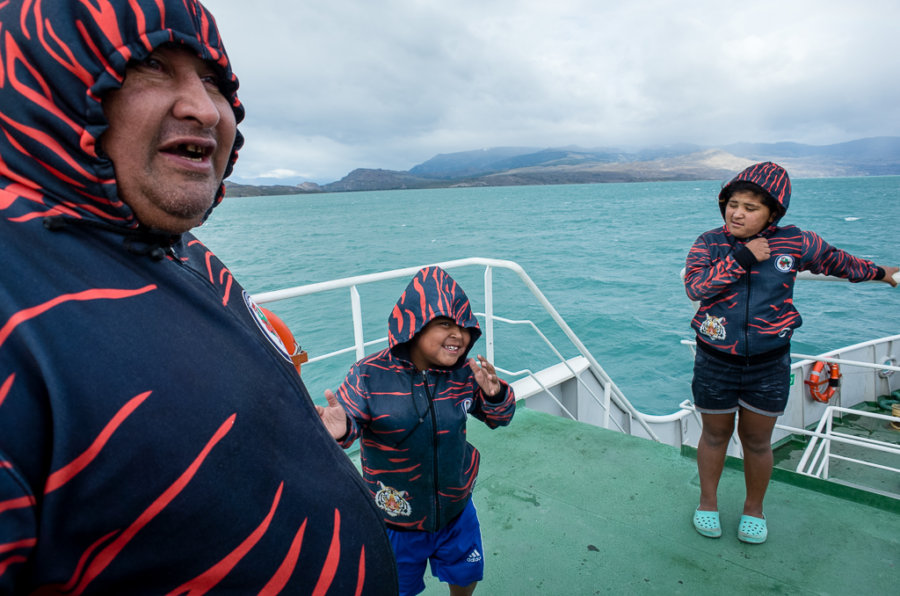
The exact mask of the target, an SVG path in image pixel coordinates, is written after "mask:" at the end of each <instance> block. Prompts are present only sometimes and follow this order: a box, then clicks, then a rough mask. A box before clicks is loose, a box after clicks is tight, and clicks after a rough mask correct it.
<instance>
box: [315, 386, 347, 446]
mask: <svg viewBox="0 0 900 596" xmlns="http://www.w3.org/2000/svg"><path fill="white" fill-rule="evenodd" d="M325 399H326V400H327V401H328V406H320V405H318V404H316V412H318V413H319V418H321V419H322V424H324V425H325V430H327V431H328V434H330V435H331V436H332V438H334V440H335V441H339V440H341V439H343V438H344V437H345V436H346V435H347V414H346V413H345V412H344V408H342V407H341V404H339V403H338V400H337V398H336V397H335V396H334V393H332V392H331V390H330V389H326V390H325Z"/></svg>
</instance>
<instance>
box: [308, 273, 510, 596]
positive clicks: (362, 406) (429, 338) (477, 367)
mask: <svg viewBox="0 0 900 596" xmlns="http://www.w3.org/2000/svg"><path fill="white" fill-rule="evenodd" d="M480 335H481V330H480V328H479V326H478V320H477V319H476V318H475V316H474V314H473V313H472V310H471V308H470V306H469V300H468V298H467V297H466V294H465V293H464V292H463V290H462V288H460V287H459V286H458V285H457V284H456V282H455V281H454V280H453V278H452V277H450V275H448V274H447V272H445V271H444V270H443V269H441V268H439V267H427V268H425V269H422V270H421V271H419V272H418V273H417V274H416V276H415V277H414V278H413V279H412V281H411V282H410V283H409V285H408V286H407V288H406V290H405V291H404V292H403V294H402V295H401V296H400V299H399V300H398V301H397V304H396V305H395V306H394V309H393V311H392V312H391V315H390V317H389V319H388V347H387V348H385V349H384V350H382V351H380V352H378V353H376V354H372V355H370V356H367V357H366V358H363V359H362V360H360V361H359V362H357V363H356V364H354V365H353V367H352V368H351V369H350V372H349V373H348V375H347V377H346V379H345V380H344V382H343V384H342V385H341V386H340V388H339V389H338V392H337V397H335V396H334V394H332V393H331V392H330V391H326V398H327V399H328V402H329V404H330V405H329V407H328V408H321V406H320V408H321V409H322V410H327V412H324V415H323V420H324V421H325V423H326V426H327V427H328V428H329V430H330V431H331V433H332V435H333V436H334V437H335V438H336V439H338V440H339V441H340V443H341V445H342V446H343V447H345V448H346V447H349V446H350V445H351V444H352V443H353V442H354V441H355V440H356V439H357V438H359V437H361V438H362V443H361V447H360V448H361V461H362V471H363V476H364V478H365V480H366V482H367V483H368V484H369V491H370V492H371V494H372V497H373V499H374V501H375V504H376V505H377V506H378V507H379V508H380V509H381V510H382V512H383V517H384V521H385V523H386V524H387V527H388V534H389V536H390V538H391V542H392V544H393V546H394V554H395V557H396V559H397V566H398V574H399V577H400V594H418V593H419V592H421V591H422V590H424V589H425V583H424V581H423V576H424V573H425V565H426V562H428V561H429V560H430V561H431V571H432V574H433V575H435V576H436V577H438V578H439V579H440V580H441V581H444V582H447V583H448V584H450V593H451V594H471V593H472V591H473V590H474V589H475V584H476V583H477V582H478V581H480V580H481V579H482V576H483V569H484V561H483V552H484V551H483V550H482V546H481V531H480V527H479V524H478V518H477V516H476V513H475V509H474V506H473V505H472V499H471V495H472V488H473V486H474V484H475V479H476V477H477V475H478V464H479V457H480V456H479V453H478V450H477V449H475V447H473V446H472V445H471V444H469V443H468V442H467V441H466V420H467V419H468V417H469V415H471V416H474V417H475V418H477V419H479V420H481V421H482V422H484V423H485V424H487V425H488V426H489V427H490V428H492V429H493V428H496V427H498V426H505V425H507V424H509V422H510V420H512V417H513V414H514V412H515V396H514V395H513V391H512V389H511V388H510V387H509V385H508V384H507V383H506V382H505V381H503V380H502V379H500V378H499V377H498V376H497V373H496V371H495V370H494V367H493V366H492V365H491V363H490V362H488V361H487V360H486V359H485V358H484V357H482V356H480V355H479V356H478V357H477V359H475V358H471V359H468V360H467V356H468V354H469V351H470V350H471V349H472V346H473V345H474V344H475V341H476V340H477V339H478V337H479V336H480ZM338 402H340V406H343V409H341V407H340V406H339V405H338Z"/></svg>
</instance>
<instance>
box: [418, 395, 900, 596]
mask: <svg viewBox="0 0 900 596" xmlns="http://www.w3.org/2000/svg"><path fill="white" fill-rule="evenodd" d="M469 440H470V442H471V443H473V444H474V445H475V446H476V447H478V449H479V450H480V451H481V454H482V464H481V472H480V475H479V480H478V484H477V486H476V488H475V493H474V502H475V506H476V508H477V509H478V516H479V519H480V520H481V524H482V533H483V538H484V549H485V553H484V555H485V578H484V581H482V582H481V583H480V584H479V586H478V588H477V590H476V592H475V593H476V594H482V595H501V596H505V595H515V596H526V595H531V594H546V595H553V596H558V595H570V594H572V595H580V594H858V593H863V594H866V595H867V596H869V595H871V596H874V595H881V594H898V593H900V509H898V508H896V507H892V506H890V505H889V506H888V508H887V510H885V509H884V508H878V507H874V506H871V505H866V504H862V503H858V502H854V501H852V500H848V499H847V498H842V497H839V496H834V495H830V494H824V493H822V492H818V491H815V490H809V489H806V488H800V487H797V486H794V485H792V484H789V483H785V482H782V481H779V480H773V482H772V484H771V486H770V488H769V491H768V493H767V497H766V515H767V517H768V525H769V539H768V541H767V542H766V543H765V544H763V545H746V544H743V543H741V542H739V541H738V539H737V524H738V520H739V519H740V513H741V507H742V503H743V495H744V487H743V474H742V472H741V471H739V470H736V469H732V468H728V467H726V469H725V472H724V474H723V476H722V480H721V483H720V487H719V504H720V514H721V518H722V524H723V530H724V535H723V536H722V538H719V539H709V538H704V537H702V536H700V535H699V534H697V533H696V532H695V531H694V529H693V526H692V525H691V516H692V514H693V510H694V509H695V507H696V505H697V500H698V498H699V487H698V480H697V470H696V462H695V460H694V459H692V458H690V457H685V456H683V455H681V453H680V452H679V451H677V450H676V449H673V448H672V447H669V446H666V445H660V444H656V443H653V442H650V441H647V440H643V439H638V438H634V437H629V436H626V435H622V434H619V433H615V432H612V431H608V430H604V429H600V428H597V427H593V426H588V425H585V424H580V423H576V422H572V421H569V420H564V419H561V418H557V417H553V416H550V415H547V414H543V413H540V412H536V411H533V410H529V409H527V408H525V407H523V406H521V405H520V406H519V410H518V411H517V412H516V416H515V418H514V419H513V421H512V424H511V425H510V426H508V427H506V428H500V429H497V430H494V431H491V430H489V429H488V428H487V427H485V426H484V425H482V424H480V423H478V422H477V421H475V420H472V421H470V423H469ZM426 585H427V587H426V590H425V592H424V593H425V594H447V593H448V590H447V588H446V586H445V585H444V584H441V583H440V582H437V580H436V579H435V578H433V577H431V575H430V572H427V573H426Z"/></svg>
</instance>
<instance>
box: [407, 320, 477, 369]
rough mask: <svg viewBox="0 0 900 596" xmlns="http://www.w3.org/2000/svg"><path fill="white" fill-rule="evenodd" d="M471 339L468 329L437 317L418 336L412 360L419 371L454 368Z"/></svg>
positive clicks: (411, 354) (414, 342)
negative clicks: (445, 367)
mask: <svg viewBox="0 0 900 596" xmlns="http://www.w3.org/2000/svg"><path fill="white" fill-rule="evenodd" d="M470 339H471V334H470V333H469V330H468V329H466V328H465V327H460V326H459V325H457V324H456V322H455V321H454V320H453V319H450V318H448V317H437V318H435V319H433V320H432V321H430V322H429V323H428V324H427V325H425V327H423V328H422V330H421V331H419V333H417V334H416V337H415V339H414V340H413V342H412V346H411V347H410V350H409V352H410V358H411V359H412V362H413V364H415V365H416V368H417V369H419V370H428V369H429V368H434V367H437V366H453V365H454V364H456V362H457V361H458V360H459V357H460V356H462V355H463V353H464V352H465V351H466V348H468V347H469V340H470Z"/></svg>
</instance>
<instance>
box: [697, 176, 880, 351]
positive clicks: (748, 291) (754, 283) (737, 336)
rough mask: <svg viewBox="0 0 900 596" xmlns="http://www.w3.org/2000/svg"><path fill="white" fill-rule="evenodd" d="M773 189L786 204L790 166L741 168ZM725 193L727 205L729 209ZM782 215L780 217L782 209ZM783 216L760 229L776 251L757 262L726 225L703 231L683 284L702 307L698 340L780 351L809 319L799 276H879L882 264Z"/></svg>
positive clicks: (721, 345)
mask: <svg viewBox="0 0 900 596" xmlns="http://www.w3.org/2000/svg"><path fill="white" fill-rule="evenodd" d="M739 180H746V181H749V182H753V183H755V184H757V185H758V186H760V187H761V188H763V189H764V190H765V191H767V192H768V193H769V194H770V195H771V196H772V198H774V199H775V200H776V201H777V203H778V204H779V205H781V214H780V215H782V216H783V215H784V213H785V212H786V211H787V208H788V206H789V204H790V198H791V185H790V180H789V179H788V175H787V172H785V171H784V169H783V168H781V167H780V166H778V165H776V164H773V163H771V162H765V163H761V164H756V165H754V166H751V167H749V168H747V169H746V170H744V171H743V172H741V173H740V174H738V175H737V176H736V177H735V178H734V179H733V180H731V181H730V182H729V183H728V185H730V184H733V183H734V182H736V181H739ZM728 185H726V186H725V187H724V188H723V190H722V194H721V195H720V207H721V209H722V214H723V216H724V213H725V205H724V202H723V201H722V200H721V197H722V196H725V194H726V189H727V188H728ZM779 219H780V217H779ZM777 224H778V219H776V220H775V222H774V223H772V224H771V225H770V226H769V227H767V228H766V229H765V230H763V231H762V232H761V233H760V234H759V236H762V237H764V238H766V239H768V242H769V248H770V251H771V256H770V257H769V258H768V259H767V260H765V261H762V262H757V261H756V258H755V257H754V256H753V254H752V253H751V252H750V250H749V249H748V248H746V247H745V244H746V243H747V242H748V241H749V240H751V238H746V239H738V238H735V237H734V236H733V235H732V234H731V233H730V232H729V231H728V229H727V227H726V226H722V227H720V228H716V229H714V230H710V231H708V232H705V233H704V234H702V235H701V236H700V237H699V238H697V240H696V241H695V242H694V244H693V246H692V247H691V249H690V252H688V255H687V266H686V268H685V278H684V284H685V289H686V291H687V295H688V297H689V298H690V299H691V300H694V301H698V302H700V307H699V308H698V310H697V313H696V314H695V315H694V318H693V319H692V320H691V327H693V329H694V331H695V332H696V333H697V337H698V341H702V342H704V343H705V344H706V345H707V346H710V347H712V348H713V349H715V350H719V351H720V352H722V353H724V354H728V355H730V356H739V357H750V356H757V355H760V354H765V353H767V352H776V351H778V350H780V349H782V348H785V347H786V346H788V345H789V344H790V338H791V335H792V334H793V332H794V331H795V330H796V329H797V328H798V327H800V325H801V324H802V322H803V321H802V319H801V317H800V313H799V312H798V311H797V309H796V308H795V307H794V300H793V296H794V280H795V279H796V277H797V273H798V272H799V271H812V272H813V273H822V274H825V275H833V276H837V277H842V278H846V279H849V280H850V281H851V282H860V281H867V280H870V279H874V278H875V277H876V275H878V273H879V270H878V267H877V266H875V265H874V264H873V263H871V262H870V261H866V260H863V259H859V258H857V257H854V256H853V255H851V254H849V253H847V252H844V251H843V250H840V249H838V248H835V247H833V246H831V245H829V244H828V243H827V242H825V241H824V240H823V239H822V238H821V237H820V236H818V235H817V234H815V233H814V232H808V231H803V230H801V229H800V228H798V227H796V226H792V225H789V226H784V227H779V226H778V225H777Z"/></svg>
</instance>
